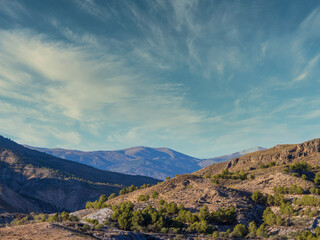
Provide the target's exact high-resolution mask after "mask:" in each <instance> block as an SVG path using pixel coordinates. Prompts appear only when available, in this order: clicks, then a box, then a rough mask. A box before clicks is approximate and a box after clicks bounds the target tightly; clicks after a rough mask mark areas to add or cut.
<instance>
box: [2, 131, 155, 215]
mask: <svg viewBox="0 0 320 240" xmlns="http://www.w3.org/2000/svg"><path fill="white" fill-rule="evenodd" d="M157 182H158V180H156V179H153V178H149V177H142V176H132V175H125V174H121V173H114V172H110V171H104V170H99V169H95V168H93V167H90V166H87V165H85V164H80V163H77V162H74V161H69V160H65V159H60V158H57V157H54V156H51V155H48V154H46V153H42V152H38V151H35V150H31V149H29V148H26V147H24V146H22V145H19V144H17V143H15V142H13V141H11V140H9V139H6V138H4V137H2V136H0V212H54V211H61V210H69V211H74V210H77V209H80V208H84V207H85V203H86V202H87V201H92V200H96V199H97V198H98V197H99V196H100V195H102V194H107V195H109V194H111V193H113V192H119V190H120V189H121V188H122V187H121V186H120V184H121V185H127V186H129V185H131V184H134V185H136V186H139V185H142V184H145V183H150V184H155V183H157Z"/></svg>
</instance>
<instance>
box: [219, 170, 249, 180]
mask: <svg viewBox="0 0 320 240" xmlns="http://www.w3.org/2000/svg"><path fill="white" fill-rule="evenodd" d="M247 176H248V174H247V173H245V172H244V171H236V172H234V173H233V172H229V170H228V169H225V170H223V171H222V172H221V173H220V174H217V175H215V176H214V177H213V178H214V179H233V180H236V179H241V180H246V179H247Z"/></svg>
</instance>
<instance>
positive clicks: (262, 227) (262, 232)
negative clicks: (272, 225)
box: [256, 224, 268, 238]
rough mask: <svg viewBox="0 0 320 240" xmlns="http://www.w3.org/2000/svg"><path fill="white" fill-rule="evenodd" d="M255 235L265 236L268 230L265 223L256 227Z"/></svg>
mask: <svg viewBox="0 0 320 240" xmlns="http://www.w3.org/2000/svg"><path fill="white" fill-rule="evenodd" d="M256 235H257V237H259V238H267V237H268V232H267V230H266V226H265V224H261V225H260V227H259V228H258V229H257V234H256Z"/></svg>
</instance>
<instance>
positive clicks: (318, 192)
mask: <svg viewBox="0 0 320 240" xmlns="http://www.w3.org/2000/svg"><path fill="white" fill-rule="evenodd" d="M309 192H310V193H311V194H317V195H319V194H320V189H319V188H315V187H311V188H310V189H309Z"/></svg>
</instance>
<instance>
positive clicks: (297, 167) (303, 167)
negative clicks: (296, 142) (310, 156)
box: [289, 162, 312, 171]
mask: <svg viewBox="0 0 320 240" xmlns="http://www.w3.org/2000/svg"><path fill="white" fill-rule="evenodd" d="M289 168H290V170H293V171H310V170H311V169H312V167H311V165H310V164H308V163H306V162H296V163H294V164H292V165H290V166H289Z"/></svg>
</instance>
